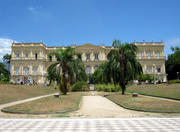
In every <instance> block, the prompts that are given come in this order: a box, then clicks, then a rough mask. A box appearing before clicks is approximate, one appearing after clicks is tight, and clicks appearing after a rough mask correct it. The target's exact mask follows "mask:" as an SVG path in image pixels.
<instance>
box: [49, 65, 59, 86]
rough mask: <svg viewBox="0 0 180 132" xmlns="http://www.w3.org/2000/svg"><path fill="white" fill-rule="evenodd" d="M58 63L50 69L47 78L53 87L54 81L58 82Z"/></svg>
mask: <svg viewBox="0 0 180 132" xmlns="http://www.w3.org/2000/svg"><path fill="white" fill-rule="evenodd" d="M55 67H56V63H55V64H52V65H50V66H49V67H48V69H47V72H48V76H47V78H48V79H49V81H50V82H49V85H51V82H52V81H56V79H57V74H56V68H55Z"/></svg>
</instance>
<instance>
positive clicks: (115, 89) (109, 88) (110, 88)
mask: <svg viewBox="0 0 180 132" xmlns="http://www.w3.org/2000/svg"><path fill="white" fill-rule="evenodd" d="M94 87H95V90H96V91H104V92H119V91H120V87H119V85H116V87H115V85H113V84H108V85H105V84H96V85H95V86H94Z"/></svg>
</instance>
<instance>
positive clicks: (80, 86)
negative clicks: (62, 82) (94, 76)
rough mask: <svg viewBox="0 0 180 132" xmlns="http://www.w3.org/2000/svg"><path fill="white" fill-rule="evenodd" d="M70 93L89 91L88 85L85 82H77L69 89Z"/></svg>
mask: <svg viewBox="0 0 180 132" xmlns="http://www.w3.org/2000/svg"><path fill="white" fill-rule="evenodd" d="M71 91H72V92H77V91H89V84H88V83H86V82H82V81H81V82H77V83H75V84H74V85H73V86H72V87H71Z"/></svg>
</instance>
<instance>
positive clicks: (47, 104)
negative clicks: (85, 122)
mask: <svg viewBox="0 0 180 132" xmlns="http://www.w3.org/2000/svg"><path fill="white" fill-rule="evenodd" d="M81 95H82V94H81V93H80V92H74V93H68V94H67V95H60V97H59V98H57V97H54V96H50V97H45V98H41V99H38V100H35V101H30V102H27V103H23V104H18V105H15V106H11V107H7V108H5V110H8V111H11V112H23V113H46V112H47V113H48V112H60V111H61V112H62V111H69V110H73V109H78V107H79V103H80V100H81Z"/></svg>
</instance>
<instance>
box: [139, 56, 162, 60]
mask: <svg viewBox="0 0 180 132" xmlns="http://www.w3.org/2000/svg"><path fill="white" fill-rule="evenodd" d="M136 59H137V60H145V59H147V60H152V59H157V60H158V59H163V60H165V56H151V57H149V56H136Z"/></svg>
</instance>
